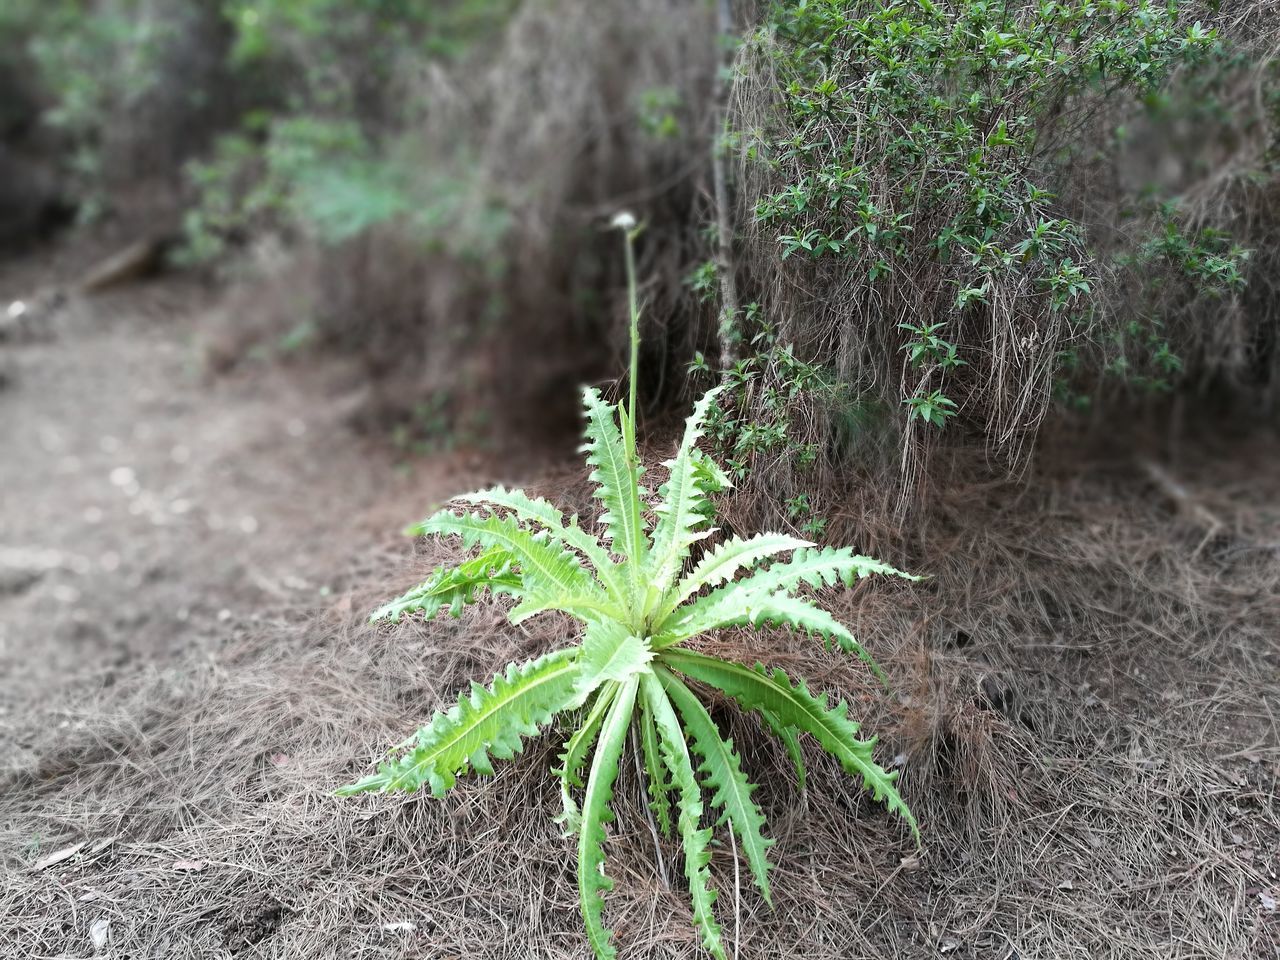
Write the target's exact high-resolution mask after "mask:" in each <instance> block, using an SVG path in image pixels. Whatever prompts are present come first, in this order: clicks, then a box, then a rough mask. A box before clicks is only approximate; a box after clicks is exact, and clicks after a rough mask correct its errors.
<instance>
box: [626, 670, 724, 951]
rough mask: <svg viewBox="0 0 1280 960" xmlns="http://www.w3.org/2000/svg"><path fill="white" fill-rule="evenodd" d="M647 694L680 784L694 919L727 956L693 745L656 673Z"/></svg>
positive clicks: (680, 822) (646, 684)
mask: <svg viewBox="0 0 1280 960" xmlns="http://www.w3.org/2000/svg"><path fill="white" fill-rule="evenodd" d="M640 684H641V688H642V692H643V695H644V697H645V700H646V702H647V703H648V705H649V709H650V711H651V712H652V713H653V721H654V726H656V727H657V730H658V744H659V747H660V749H661V751H662V759H663V762H664V763H665V764H666V766H667V770H668V771H669V772H670V773H671V779H672V782H673V784H674V786H675V788H676V791H677V794H676V807H677V811H678V816H677V817H676V825H677V829H678V830H679V832H680V840H681V844H682V845H683V847H684V875H685V880H686V881H687V882H688V884H689V898H690V900H691V901H692V903H693V922H694V924H695V925H696V926H697V927H698V929H699V930H700V931H701V933H702V945H703V946H704V947H706V948H707V951H708V952H709V953H710V954H711V955H712V956H713V957H715V958H716V960H726V957H725V952H724V946H723V944H722V943H721V939H720V924H718V923H717V922H716V917H715V913H714V911H713V909H712V908H713V906H714V904H715V902H716V892H715V891H714V890H713V889H711V871H710V870H708V869H707V865H708V864H709V863H710V862H711V853H710V846H711V830H710V829H699V826H698V825H699V823H700V822H701V820H702V790H701V788H700V787H699V786H698V781H697V779H696V777H695V776H694V772H693V761H692V760H690V758H689V747H688V745H687V744H686V743H685V740H684V731H683V730H681V729H680V721H679V720H678V719H677V718H676V714H675V710H674V709H673V708H672V706H671V701H670V699H668V697H667V694H666V692H665V691H664V690H663V687H662V683H661V682H660V681H659V680H658V678H657V675H656V674H654V673H648V674H645V675H644V676H643V677H641V679H640Z"/></svg>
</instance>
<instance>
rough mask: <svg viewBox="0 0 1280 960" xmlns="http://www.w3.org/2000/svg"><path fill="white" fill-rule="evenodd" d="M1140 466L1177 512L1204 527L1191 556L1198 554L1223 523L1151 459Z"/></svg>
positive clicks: (1185, 487)
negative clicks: (1203, 531)
mask: <svg viewBox="0 0 1280 960" xmlns="http://www.w3.org/2000/svg"><path fill="white" fill-rule="evenodd" d="M1142 467H1143V469H1144V470H1145V471H1146V473H1147V476H1148V477H1149V478H1150V479H1151V482H1152V483H1154V484H1155V485H1156V486H1157V487H1159V488H1160V491H1161V492H1162V493H1163V494H1164V495H1165V496H1166V497H1168V498H1169V499H1170V500H1171V501H1173V503H1174V505H1175V506H1176V507H1177V509H1178V512H1179V513H1182V514H1189V515H1191V516H1192V517H1194V518H1195V519H1196V521H1198V522H1199V524H1200V526H1201V527H1203V528H1204V529H1205V535H1204V539H1202V540H1201V541H1200V545H1199V546H1198V547H1196V549H1195V551H1194V552H1193V553H1192V556H1195V555H1196V554H1198V553H1199V552H1200V551H1201V550H1203V549H1204V546H1205V544H1206V543H1208V542H1209V541H1210V540H1211V539H1213V537H1214V535H1215V534H1217V533H1218V531H1219V530H1221V529H1222V528H1223V527H1224V526H1225V524H1224V523H1223V522H1222V521H1221V520H1219V519H1218V517H1217V515H1216V514H1215V513H1214V512H1213V511H1212V510H1210V509H1209V508H1208V507H1206V506H1205V505H1204V504H1203V503H1201V502H1200V501H1199V500H1198V499H1197V498H1196V496H1195V495H1194V494H1193V493H1192V492H1191V490H1189V489H1188V488H1187V486H1186V485H1185V484H1183V483H1181V482H1179V481H1178V480H1177V479H1176V478H1175V477H1173V476H1172V475H1170V473H1169V472H1168V471H1167V470H1165V469H1164V467H1162V466H1160V464H1158V463H1156V462H1155V461H1153V460H1143V461H1142Z"/></svg>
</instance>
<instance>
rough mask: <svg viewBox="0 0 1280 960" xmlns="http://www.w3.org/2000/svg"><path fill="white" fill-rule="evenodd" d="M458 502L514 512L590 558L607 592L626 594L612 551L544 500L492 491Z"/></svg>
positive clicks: (501, 489) (502, 489)
mask: <svg viewBox="0 0 1280 960" xmlns="http://www.w3.org/2000/svg"><path fill="white" fill-rule="evenodd" d="M454 499H456V500H458V501H460V502H462V503H475V504H489V505H492V506H496V507H503V508H505V509H508V510H511V511H512V512H513V513H515V515H516V517H517V518H519V519H520V520H521V521H523V522H525V523H535V524H538V525H540V526H542V527H544V528H546V530H547V531H548V532H549V533H550V534H551V535H552V536H553V537H554V538H555V539H557V540H560V541H562V542H563V543H564V544H565V545H566V546H568V547H569V548H570V549H572V550H577V551H578V552H579V553H581V554H582V555H583V556H584V557H586V559H587V560H588V562H589V563H590V564H591V566H592V568H593V572H594V573H595V575H596V577H597V578H598V579H599V581H600V585H601V586H602V587H603V588H604V589H605V591H606V592H611V593H613V594H615V595H620V594H621V593H622V578H621V577H620V575H619V571H618V567H617V564H615V563H614V561H613V558H612V557H610V556H609V551H607V550H605V549H604V547H602V546H601V545H600V542H599V541H598V540H596V538H595V537H593V536H592V535H591V534H589V533H587V532H586V531H585V530H583V529H582V527H581V526H579V524H578V518H577V517H576V516H574V517H565V515H564V513H562V512H561V511H560V510H558V509H557V508H556V507H555V506H553V505H552V504H551V503H549V502H548V501H546V500H545V499H543V498H542V497H537V498H534V497H530V496H529V495H528V494H526V493H525V492H524V491H523V490H508V489H506V488H505V487H491V488H490V489H488V490H481V491H479V492H477V493H468V494H464V495H463V496H461V497H455V498H454Z"/></svg>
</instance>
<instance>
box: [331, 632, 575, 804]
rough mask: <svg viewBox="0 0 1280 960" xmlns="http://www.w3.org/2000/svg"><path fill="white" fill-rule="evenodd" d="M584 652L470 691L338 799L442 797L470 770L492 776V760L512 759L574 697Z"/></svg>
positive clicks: (553, 656) (515, 670) (516, 669)
mask: <svg viewBox="0 0 1280 960" xmlns="http://www.w3.org/2000/svg"><path fill="white" fill-rule="evenodd" d="M577 652H578V651H577V650H576V649H573V650H561V651H558V652H556V653H550V654H547V655H546V656H545V657H540V658H538V659H537V660H532V661H529V662H528V663H525V664H522V665H519V666H517V665H516V664H514V663H512V664H508V665H507V669H506V670H505V671H504V672H503V673H500V674H498V675H497V676H496V677H494V679H493V682H492V684H491V685H490V686H489V687H488V688H486V687H482V686H481V685H480V684H478V683H473V684H472V685H471V691H470V693H469V694H466V695H464V696H462V697H461V698H460V699H459V700H458V703H457V705H456V706H454V707H453V708H452V709H450V710H449V711H448V712H447V713H436V715H435V716H434V717H432V719H431V722H430V723H428V724H427V725H426V726H425V727H423V728H422V729H421V730H420V731H418V734H417V736H416V738H415V740H414V742H413V745H412V746H411V747H409V748H408V750H407V751H406V752H405V753H404V754H403V755H401V756H399V757H395V758H390V759H388V760H386V761H385V762H384V763H382V764H381V765H380V766H379V767H378V771H377V772H376V773H374V774H371V775H370V776H367V777H365V778H364V779H363V780H360V781H358V782H356V783H353V784H349V785H348V786H345V787H343V788H341V789H340V790H339V791H338V794H339V796H351V795H353V794H357V793H368V792H371V791H382V792H385V791H389V790H404V791H413V790H417V789H418V788H419V787H421V786H422V785H423V784H429V785H430V787H431V792H432V793H433V794H434V795H435V796H437V797H439V796H443V795H444V793H445V792H446V791H447V790H449V789H450V788H451V787H452V786H453V785H454V783H455V782H456V780H457V777H458V775H459V774H460V773H462V772H464V771H465V770H467V769H468V768H471V769H474V770H476V771H478V772H480V773H485V774H487V773H492V766H491V764H490V756H491V755H492V756H494V757H497V758H498V759H500V760H508V759H510V758H511V757H514V756H515V755H516V754H518V753H519V752H520V751H521V750H522V749H523V748H524V744H523V739H522V738H525V737H532V736H534V735H535V734H537V733H538V731H539V730H540V729H541V728H542V727H545V726H546V725H547V724H548V723H550V722H551V720H552V718H553V717H554V716H555V715H556V714H557V713H559V712H560V711H562V710H564V709H566V708H567V707H568V706H569V705H570V704H571V703H572V702H573V700H574V698H575V687H576V682H577V679H578V664H577V661H576V655H577Z"/></svg>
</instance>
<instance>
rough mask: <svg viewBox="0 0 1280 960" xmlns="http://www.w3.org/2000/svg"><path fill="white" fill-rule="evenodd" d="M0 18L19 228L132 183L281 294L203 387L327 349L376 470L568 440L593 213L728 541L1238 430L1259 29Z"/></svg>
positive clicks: (222, 12)
mask: <svg viewBox="0 0 1280 960" xmlns="http://www.w3.org/2000/svg"><path fill="white" fill-rule="evenodd" d="M735 7H736V9H735ZM4 17H5V20H4V23H3V24H2V25H0V26H2V28H3V29H4V30H5V32H6V34H7V35H9V36H11V37H15V38H17V39H18V41H19V42H17V43H9V44H6V47H5V49H6V53H5V60H4V62H3V63H0V70H4V71H6V76H12V77H13V78H14V79H15V80H16V81H17V82H16V84H15V88H16V89H17V90H18V91H19V92H20V93H21V96H18V97H16V98H14V99H13V100H12V101H11V102H10V104H9V105H8V108H7V109H8V116H7V117H5V118H0V119H3V120H4V123H5V129H6V131H7V135H8V141H9V142H10V143H11V144H13V145H14V146H13V150H15V151H18V150H20V149H23V147H22V145H23V144H24V143H30V142H35V143H37V144H38V146H37V147H27V148H26V149H28V152H30V151H31V150H32V149H35V150H37V151H38V152H39V153H40V155H41V157H42V159H41V161H40V166H41V167H42V168H47V167H48V166H49V165H51V164H52V165H56V167H57V170H58V176H57V187H56V190H55V189H54V188H52V187H50V186H48V185H47V184H46V186H45V192H46V193H48V194H49V195H50V200H49V203H50V204H51V205H52V206H53V207H55V208H56V209H62V210H65V209H67V208H68V207H74V210H75V213H76V216H77V217H78V218H79V219H80V220H81V221H93V220H96V219H100V218H103V217H110V216H117V217H127V216H129V214H130V212H131V210H132V211H134V212H136V211H137V209H138V208H139V207H140V206H141V207H142V208H144V209H145V212H146V216H147V217H148V218H150V219H151V220H152V221H153V222H154V221H155V220H156V219H157V218H159V219H160V220H164V216H165V215H160V214H157V213H156V211H155V200H154V198H155V196H156V192H155V190H154V189H153V188H148V189H147V190H146V191H142V193H143V194H144V196H145V198H146V200H145V202H143V201H141V200H140V199H139V197H138V196H137V195H136V194H137V193H138V192H139V191H138V190H137V189H136V185H137V183H138V182H139V180H140V178H144V177H145V178H147V179H148V182H149V183H154V182H155V180H156V179H157V178H159V179H161V180H163V179H165V178H167V179H168V182H170V183H171V184H172V186H173V190H172V191H171V193H170V194H169V210H168V212H167V216H168V218H169V220H171V221H172V222H173V225H174V226H175V227H178V228H179V232H180V235H181V240H180V243H178V244H177V246H176V249H175V252H174V258H175V259H176V260H177V261H178V262H179V263H182V264H186V265H198V266H201V267H203V268H204V269H210V270H216V271H219V272H221V273H223V274H224V275H226V274H231V275H235V276H238V277H242V278H243V277H255V276H256V277H258V278H259V279H260V280H268V281H269V280H271V279H273V278H274V279H275V280H276V282H280V277H281V275H282V274H287V275H288V280H287V281H284V282H285V284H286V285H287V287H288V289H289V291H290V295H289V296H288V297H285V298H284V299H283V300H280V299H277V300H276V301H275V303H274V307H272V308H268V307H267V306H263V307H262V308H261V309H260V310H259V311H258V313H259V314H260V315H261V314H273V313H274V314H279V315H278V316H269V317H267V319H266V320H265V321H264V320H263V317H262V316H258V317H257V318H255V320H254V322H246V323H245V324H244V326H245V328H246V330H245V331H244V333H243V341H244V342H243V343H242V344H240V345H239V346H236V347H234V348H233V352H235V351H240V350H245V349H248V348H249V346H250V345H251V342H253V341H255V340H260V339H261V338H262V337H263V336H264V335H265V334H264V330H266V331H271V330H274V331H275V333H274V334H272V336H273V337H283V340H282V342H284V343H286V344H288V345H289V346H290V347H291V348H292V347H297V346H302V345H308V346H310V345H330V346H336V347H339V348H341V349H343V350H348V351H357V352H358V353H359V354H360V355H362V356H363V357H365V360H366V365H367V370H368V375H369V379H370V382H371V384H372V386H371V399H370V409H369V418H368V419H369V420H370V422H375V423H386V422H391V423H393V424H398V425H399V426H398V428H397V436H398V437H400V438H402V439H403V440H404V442H407V443H411V444H427V445H430V444H432V443H435V442H439V441H440V440H441V439H442V438H445V437H448V436H458V435H461V436H465V437H468V438H475V437H480V436H491V437H492V436H495V435H500V434H501V433H502V431H504V430H507V431H511V430H518V431H521V432H526V431H528V430H529V429H530V428H531V427H539V428H547V432H548V433H555V432H556V431H559V430H561V429H562V428H563V427H564V426H565V425H566V424H571V423H572V418H573V417H574V415H575V414H574V411H573V410H572V404H571V401H570V400H566V399H565V398H571V397H572V390H571V389H567V388H568V387H571V386H572V385H573V383H575V382H578V381H581V380H582V379H585V378H590V377H598V376H600V375H602V374H609V373H611V372H613V371H615V370H617V369H618V368H619V363H618V358H619V356H620V351H621V348H622V345H623V344H622V339H623V338H622V331H623V330H624V329H625V322H624V320H623V317H622V313H623V308H622V305H621V300H620V298H619V296H618V290H619V289H620V286H621V284H620V277H619V274H618V271H617V269H616V267H615V266H614V265H612V264H611V263H610V262H609V258H608V257H601V256H600V255H599V250H600V247H601V243H600V230H601V227H602V225H603V223H604V222H605V220H606V219H607V216H608V215H609V214H610V213H611V212H612V211H614V210H615V209H617V208H619V207H621V206H624V205H625V206H629V207H634V208H635V209H636V210H638V211H639V212H640V213H641V215H642V217H643V219H644V220H645V221H646V222H647V224H648V226H649V231H648V233H647V234H646V238H645V243H644V244H643V247H642V262H641V271H642V274H643V276H644V277H645V300H646V306H647V309H646V322H647V324H648V325H649V327H650V328H651V331H649V332H651V333H652V335H648V336H646V338H645V342H646V343H647V344H649V345H650V346H649V356H647V357H646V358H645V360H646V362H645V363H644V364H643V368H644V369H645V370H647V371H648V376H649V382H648V383H647V384H646V389H645V390H644V396H645V397H646V398H647V400H646V402H647V404H648V409H649V411H650V414H651V415H653V414H656V413H658V412H659V411H661V410H665V409H668V408H670V405H671V404H672V403H673V402H674V401H675V400H677V399H684V398H686V397H687V396H689V395H690V393H691V390H692V389H693V388H695V387H698V386H701V385H705V383H699V381H707V380H715V379H717V378H720V377H721V376H724V377H726V378H727V380H728V382H729V384H730V386H731V390H730V391H729V393H728V394H727V396H726V399H725V401H724V402H723V403H722V405H721V408H720V409H719V410H718V411H717V414H716V419H715V423H714V426H715V437H716V441H717V443H718V444H719V445H720V447H721V449H722V452H724V453H725V454H726V455H727V456H728V458H729V462H730V467H731V468H732V469H733V470H734V471H735V472H736V473H737V475H738V479H739V480H746V479H748V477H749V482H748V483H747V484H746V487H747V491H748V492H749V493H750V492H754V493H756V494H759V497H758V499H753V500H751V501H750V502H751V505H752V508H753V509H758V510H759V511H762V512H763V513H764V514H768V513H772V514H773V515H774V517H773V518H774V519H777V518H778V515H780V514H781V515H785V518H787V519H790V520H792V521H794V522H795V523H797V524H798V525H800V526H804V525H805V524H809V525H810V531H811V532H813V531H815V530H818V529H820V528H821V527H822V525H823V523H824V520H823V517H822V516H821V514H822V511H823V505H824V504H825V503H826V502H827V501H828V500H829V495H830V494H832V493H833V492H834V491H836V490H837V489H839V488H841V487H842V485H847V480H848V478H849V477H851V476H854V475H862V476H873V477H875V478H876V479H877V480H878V482H881V483H882V484H884V485H885V487H886V489H889V488H892V490H894V491H897V493H896V494H895V496H897V497H898V506H899V507H901V506H903V505H904V504H905V503H907V502H908V501H909V499H910V498H911V496H912V495H913V494H918V493H920V491H921V490H922V489H923V486H924V484H925V481H924V478H925V474H926V472H927V471H926V464H927V462H928V459H929V456H930V451H931V450H933V449H934V448H936V447H937V446H938V445H939V444H940V443H946V442H948V440H951V439H952V438H954V440H953V441H952V442H961V443H970V442H974V441H977V442H980V443H982V444H984V445H986V446H987V447H988V448H989V449H990V450H991V452H992V453H993V454H995V456H996V458H997V460H998V461H1002V462H1004V463H1005V464H1006V466H1007V467H1009V468H1012V469H1014V470H1017V469H1019V468H1020V467H1021V466H1022V465H1023V464H1024V463H1025V457H1026V454H1027V452H1028V450H1029V446H1028V441H1029V440H1032V439H1033V438H1034V437H1035V435H1036V433H1037V431H1038V430H1039V429H1040V426H1041V424H1042V423H1043V422H1044V420H1045V417H1046V416H1047V415H1048V414H1050V413H1051V412H1052V411H1058V415H1071V414H1074V415H1075V416H1076V417H1080V416H1084V417H1085V418H1088V417H1089V416H1098V415H1099V414H1097V413H1096V411H1097V410H1099V409H1100V408H1101V409H1104V410H1116V409H1124V410H1133V409H1135V405H1137V406H1138V407H1145V408H1152V409H1158V408H1163V407H1167V406H1168V405H1169V404H1170V403H1171V402H1173V401H1171V399H1170V398H1171V397H1172V398H1176V397H1179V396H1183V395H1186V394H1187V393H1188V392H1189V393H1193V394H1195V395H1196V396H1197V397H1199V398H1201V400H1202V401H1203V402H1209V398H1210V397H1211V398H1212V400H1213V402H1217V403H1228V404H1237V403H1238V404H1240V407H1239V409H1240V410H1241V415H1242V416H1251V415H1252V416H1256V415H1257V412H1258V411H1259V410H1263V409H1270V407H1269V405H1270V403H1271V397H1272V392H1273V391H1272V389H1271V388H1272V384H1273V379H1274V372H1275V368H1276V363H1277V361H1276V349H1275V335H1274V324H1273V323H1272V322H1271V321H1270V311H1271V309H1272V302H1273V301H1272V297H1271V287H1270V283H1269V281H1268V279H1267V278H1268V277H1269V276H1270V275H1271V273H1272V272H1273V271H1272V270H1271V267H1273V266H1274V263H1273V262H1272V261H1271V260H1270V256H1271V255H1270V253H1269V252H1268V251H1269V246H1268V243H1267V240H1268V239H1269V238H1270V236H1271V231H1272V230H1273V229H1274V218H1273V216H1272V215H1271V211H1272V210H1273V209H1274V206H1275V203H1274V196H1275V192H1276V186H1275V185H1276V177H1275V172H1276V170H1275V156H1276V155H1275V144H1274V128H1275V121H1276V110H1277V97H1276V92H1275V91H1276V85H1275V71H1274V69H1273V67H1272V65H1271V59H1270V58H1269V56H1268V55H1267V50H1268V49H1269V47H1268V44H1269V43H1270V42H1271V41H1272V39H1273V37H1272V35H1271V33H1270V32H1269V29H1268V24H1267V21H1266V18H1265V14H1264V11H1263V10H1262V9H1261V7H1260V6H1259V7H1257V8H1256V9H1254V8H1252V7H1246V8H1244V9H1241V8H1238V7H1237V8H1233V10H1232V11H1231V12H1230V13H1225V12H1222V11H1220V10H1219V9H1218V8H1217V6H1216V4H1204V3H1184V4H1181V5H1174V4H1164V3H1156V2H1152V0H1133V2H1130V0H1076V2H1056V0H1055V2H1040V0H1037V2H1028V0H1019V2H1017V3H1013V4H1008V3H1004V4H991V3H986V2H980V0H973V2H968V0H966V2H953V3H932V2H924V0H921V2H888V0H821V2H771V3H760V4H738V5H734V4H713V3H710V2H706V3H692V4H688V3H675V2H672V0H643V2H640V3H631V4H606V5H601V4H599V3H587V2H585V0H547V2H544V3H519V2H516V0H455V2H451V3H434V2H431V3H428V2H415V0H362V2H360V3H355V4H350V3H336V2H333V0H226V2H223V3H220V4H209V5H191V4H188V3H183V2H180V0H100V2H95V3H89V2H69V0H67V2H60V3H53V4H48V3H35V2H33V0H22V2H18V3H15V4H10V5H8V6H7V8H6V12H5V14H4ZM41 175H42V176H43V177H44V178H45V180H46V181H48V180H49V174H48V171H47V169H42V173H41ZM717 191H718V192H717ZM717 198H719V200H720V203H719V204H718V205H717V203H716V199H717ZM34 216H35V215H34V214H32V217H34ZM726 232H728V233H730V234H731V236H729V237H727V238H725V237H722V236H721V234H723V233H726ZM280 253H283V254H284V257H283V258H281V257H280V256H277V254H280ZM264 274H268V275H269V276H266V277H264V276H263V275H264ZM513 363H514V364H515V365H514V366H513V365H512V364H513ZM690 366H691V368H692V373H693V376H692V377H689V376H688V371H689V368H690ZM721 371H724V373H723V374H722V373H721ZM513 391H514V394H518V395H514V394H513ZM510 400H514V401H516V402H503V401H510ZM1197 402H1201V401H1197ZM532 410H536V411H537V414H536V415H532V416H531V415H529V414H528V413H523V414H522V413H521V412H522V411H526V412H527V411H532ZM1058 415H1055V416H1058ZM1102 415H1104V416H1105V415H1106V414H1102ZM744 502H746V501H744ZM761 519H763V517H761Z"/></svg>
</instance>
